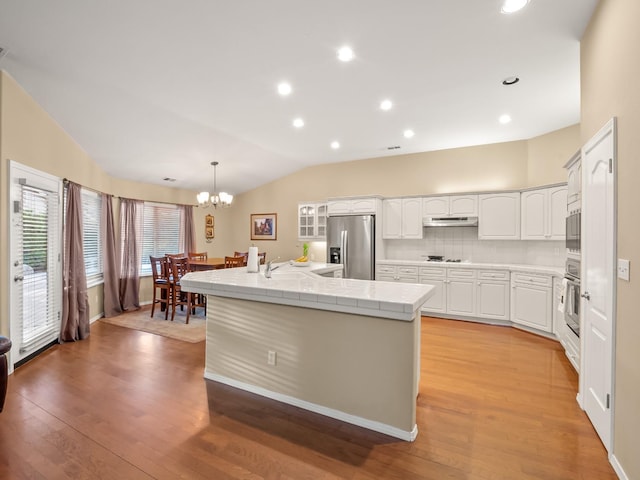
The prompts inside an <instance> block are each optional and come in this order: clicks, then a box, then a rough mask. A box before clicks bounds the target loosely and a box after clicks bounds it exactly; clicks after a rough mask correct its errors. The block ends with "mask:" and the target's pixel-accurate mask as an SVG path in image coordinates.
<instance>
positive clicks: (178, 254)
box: [164, 253, 187, 258]
mask: <svg viewBox="0 0 640 480" xmlns="http://www.w3.org/2000/svg"><path fill="white" fill-rule="evenodd" d="M164 256H165V257H167V258H183V257H186V256H187V254H186V253H165V254H164Z"/></svg>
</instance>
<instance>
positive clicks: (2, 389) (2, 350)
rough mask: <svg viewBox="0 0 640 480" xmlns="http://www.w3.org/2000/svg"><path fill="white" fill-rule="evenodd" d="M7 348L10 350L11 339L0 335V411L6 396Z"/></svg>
mask: <svg viewBox="0 0 640 480" xmlns="http://www.w3.org/2000/svg"><path fill="white" fill-rule="evenodd" d="M9 350H11V340H9V339H8V338H7V337H0V412H2V409H3V408H4V401H5V398H6V397H7V383H8V376H9V365H8V364H7V355H6V354H7V353H8V352H9Z"/></svg>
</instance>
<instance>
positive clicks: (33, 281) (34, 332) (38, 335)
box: [9, 162, 62, 368]
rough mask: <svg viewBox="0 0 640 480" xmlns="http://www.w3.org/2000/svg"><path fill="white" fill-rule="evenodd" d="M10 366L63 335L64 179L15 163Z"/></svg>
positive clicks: (12, 167) (12, 178) (12, 177)
mask: <svg viewBox="0 0 640 480" xmlns="http://www.w3.org/2000/svg"><path fill="white" fill-rule="evenodd" d="M9 176H10V180H9V181H10V190H11V204H10V211H11V214H10V221H11V226H10V229H11V233H10V241H11V247H10V248H11V253H10V265H11V267H10V272H11V277H10V282H11V324H10V337H11V342H12V343H13V348H12V349H11V359H10V368H13V366H14V365H15V364H16V363H17V362H19V361H20V360H22V359H24V358H26V357H28V356H29V355H31V354H32V353H34V352H36V351H37V350H38V349H40V348H42V347H44V346H46V345H47V344H49V343H51V342H53V341H55V340H56V339H57V338H58V336H59V333H60V314H61V298H62V292H61V285H62V273H61V262H60V260H61V259H60V245H61V243H62V242H61V237H62V235H61V231H62V222H61V212H60V210H61V198H62V182H61V181H60V179H58V178H55V177H52V176H50V175H48V174H45V173H42V172H38V171H37V170H34V169H31V168H29V167H25V166H23V165H20V164H18V163H15V162H10V175H9Z"/></svg>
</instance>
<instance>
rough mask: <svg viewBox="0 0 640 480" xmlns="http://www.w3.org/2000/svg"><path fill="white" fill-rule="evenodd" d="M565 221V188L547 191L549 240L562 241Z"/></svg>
mask: <svg viewBox="0 0 640 480" xmlns="http://www.w3.org/2000/svg"><path fill="white" fill-rule="evenodd" d="M566 220H567V187H555V188H550V189H549V240H564V239H565V236H566Z"/></svg>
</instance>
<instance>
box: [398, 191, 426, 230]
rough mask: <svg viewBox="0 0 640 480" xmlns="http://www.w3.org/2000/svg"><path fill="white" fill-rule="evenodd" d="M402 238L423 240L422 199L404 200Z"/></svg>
mask: <svg viewBox="0 0 640 480" xmlns="http://www.w3.org/2000/svg"><path fill="white" fill-rule="evenodd" d="M401 226H402V238H406V239H417V238H422V198H403V199H402V223H401Z"/></svg>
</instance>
